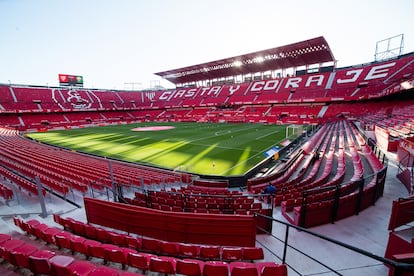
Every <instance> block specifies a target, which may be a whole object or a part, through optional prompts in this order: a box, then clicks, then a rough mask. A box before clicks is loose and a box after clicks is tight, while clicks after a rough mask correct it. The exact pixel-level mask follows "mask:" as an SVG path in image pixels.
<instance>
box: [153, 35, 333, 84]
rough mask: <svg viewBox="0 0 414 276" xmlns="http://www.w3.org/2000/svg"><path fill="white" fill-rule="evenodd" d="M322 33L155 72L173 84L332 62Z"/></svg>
mask: <svg viewBox="0 0 414 276" xmlns="http://www.w3.org/2000/svg"><path fill="white" fill-rule="evenodd" d="M334 61H335V58H334V55H333V53H332V51H331V49H330V48H329V45H328V43H327V42H326V40H325V38H324V37H323V36H320V37H316V38H312V39H309V40H305V41H301V42H296V43H293V44H289V45H285V46H280V47H276V48H272V49H268V50H263V51H259V52H253V53H249V54H245V55H240V56H235V57H230V58H225V59H220V60H216V61H211V62H207V63H201V64H198V65H192V66H188V67H183V68H178V69H174V70H168V71H164V72H159V73H155V74H156V75H158V76H160V77H162V78H164V79H167V80H169V81H170V82H172V83H174V84H183V83H192V82H197V81H203V80H212V79H219V78H223V77H230V76H237V75H245V74H249V73H257V72H266V71H269V70H278V69H286V68H295V67H299V66H305V65H312V64H321V63H325V62H334Z"/></svg>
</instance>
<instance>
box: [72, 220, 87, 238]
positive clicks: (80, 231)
mask: <svg viewBox="0 0 414 276" xmlns="http://www.w3.org/2000/svg"><path fill="white" fill-rule="evenodd" d="M72 231H73V233H75V234H76V235H79V236H85V234H86V233H85V223H83V222H81V221H76V220H73V221H72Z"/></svg>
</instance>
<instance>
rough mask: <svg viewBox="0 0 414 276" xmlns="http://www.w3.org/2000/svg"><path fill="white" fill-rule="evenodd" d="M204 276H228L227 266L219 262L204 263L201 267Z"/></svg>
mask: <svg viewBox="0 0 414 276" xmlns="http://www.w3.org/2000/svg"><path fill="white" fill-rule="evenodd" d="M203 275H204V276H228V275H229V264H228V263H225V262H220V261H206V262H204V267H203Z"/></svg>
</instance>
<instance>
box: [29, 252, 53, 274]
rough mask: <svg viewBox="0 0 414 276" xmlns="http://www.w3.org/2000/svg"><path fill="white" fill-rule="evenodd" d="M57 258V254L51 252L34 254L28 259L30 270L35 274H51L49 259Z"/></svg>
mask: <svg viewBox="0 0 414 276" xmlns="http://www.w3.org/2000/svg"><path fill="white" fill-rule="evenodd" d="M53 256H55V253H54V252H52V251H49V250H39V251H36V252H34V253H32V254H31V255H30V256H29V258H28V263H29V269H30V270H31V271H32V272H33V273H34V274H50V272H51V270H50V263H49V259H50V258H52V257H53Z"/></svg>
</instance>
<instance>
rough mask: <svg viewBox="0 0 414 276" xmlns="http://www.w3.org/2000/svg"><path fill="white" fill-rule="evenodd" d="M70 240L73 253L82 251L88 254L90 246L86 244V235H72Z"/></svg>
mask: <svg viewBox="0 0 414 276" xmlns="http://www.w3.org/2000/svg"><path fill="white" fill-rule="evenodd" d="M69 241H70V250H71V251H72V254H75V253H81V254H84V255H88V248H87V247H86V245H85V244H84V242H85V241H86V239H85V238H84V237H80V236H76V235H72V236H71V237H70V239H69Z"/></svg>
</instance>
